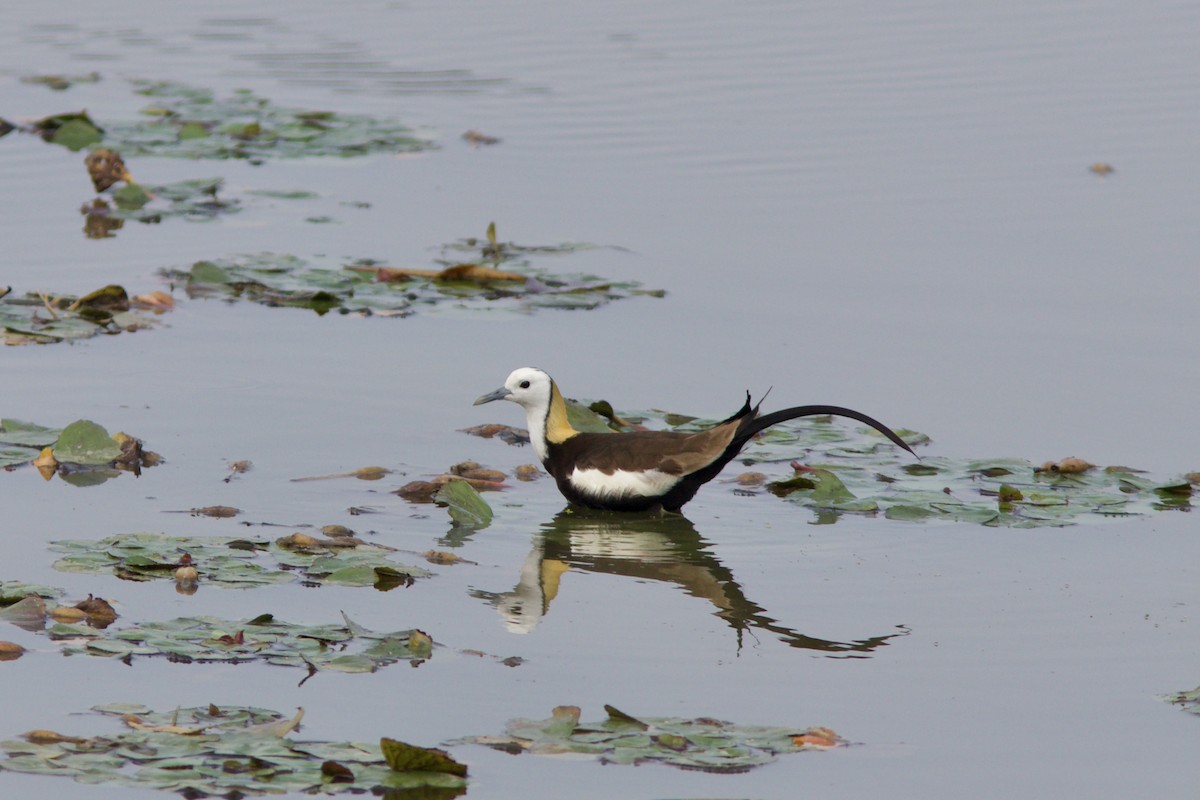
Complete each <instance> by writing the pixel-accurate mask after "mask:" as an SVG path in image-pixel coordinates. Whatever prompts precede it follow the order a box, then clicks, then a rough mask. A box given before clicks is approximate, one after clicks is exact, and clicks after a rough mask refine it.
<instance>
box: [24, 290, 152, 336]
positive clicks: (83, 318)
mask: <svg viewBox="0 0 1200 800" xmlns="http://www.w3.org/2000/svg"><path fill="white" fill-rule="evenodd" d="M78 300H79V298H76V297H72V296H68V295H45V294H37V293H29V294H26V295H24V296H17V295H14V294H11V293H9V294H5V295H3V296H2V297H0V338H2V339H3V342H4V344H7V345H23V344H53V343H57V342H70V341H75V340H78V339H87V338H90V337H92V336H96V335H98V334H101V333H109V334H115V333H120V332H122V331H128V330H137V329H140V328H148V327H152V326H154V325H157V324H158V322H157V320H156V319H154V318H153V317H149V316H145V315H142V314H138V313H136V312H133V311H120V310H113V309H97V308H95V307H91V306H77V305H76V303H77V302H78Z"/></svg>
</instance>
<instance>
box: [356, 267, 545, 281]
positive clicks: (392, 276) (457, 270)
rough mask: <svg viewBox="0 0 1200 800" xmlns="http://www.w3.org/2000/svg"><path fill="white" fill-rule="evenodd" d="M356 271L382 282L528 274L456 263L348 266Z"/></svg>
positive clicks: (509, 278)
mask: <svg viewBox="0 0 1200 800" xmlns="http://www.w3.org/2000/svg"><path fill="white" fill-rule="evenodd" d="M348 269H352V270H354V271H356V272H373V273H375V280H376V281H379V282H380V283H401V282H403V281H410V280H412V279H413V278H428V279H429V280H434V281H475V282H478V283H482V282H485V281H517V282H521V283H524V282H525V281H526V280H528V276H525V275H522V274H520V273H519V272H507V271H505V270H502V269H496V268H494V267H485V266H483V265H482V264H455V265H453V266H450V267H446V268H445V269H417V268H415V267H357V266H356V267H348Z"/></svg>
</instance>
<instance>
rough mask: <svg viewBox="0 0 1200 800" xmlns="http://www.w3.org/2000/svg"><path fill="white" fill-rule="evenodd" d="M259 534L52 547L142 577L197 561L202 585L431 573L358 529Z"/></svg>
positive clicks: (164, 574) (389, 584) (376, 581)
mask: <svg viewBox="0 0 1200 800" xmlns="http://www.w3.org/2000/svg"><path fill="white" fill-rule="evenodd" d="M293 541H294V539H289V538H287V537H285V538H282V539H276V540H270V539H252V538H248V537H234V536H167V535H166V534H162V533H125V534H117V535H114V536H109V537H107V538H105V539H100V540H90V539H64V540H61V541H56V542H51V543H50V549H51V550H54V551H55V552H58V553H64V554H65V555H64V556H63V557H62V558H60V559H59V560H58V561H56V562H55V563H54V568H55V569H57V570H59V571H60V572H76V573H86V574H93V575H107V574H114V575H116V576H117V577H119V578H124V579H126V580H135V581H150V580H156V579H163V580H171V579H174V578H175V577H176V574H175V573H176V570H177V569H179V568H180V567H184V566H191V567H193V568H195V570H196V571H197V573H198V577H197V578H196V579H195V580H196V582H197V583H198V584H199V585H201V586H220V587H222V588H233V589H243V588H253V587H255V586H263V585H267V584H275V583H288V582H290V581H294V580H297V579H300V580H302V581H303V582H304V583H305V584H306V585H310V586H320V585H338V586H373V587H375V588H376V589H379V590H381V591H386V590H388V589H393V588H395V587H397V586H402V585H406V584H407V583H411V581H412V579H413V578H421V577H428V576H429V575H430V573H429V571H428V570H424V569H421V568H420V567H415V566H410V565H408V564H402V563H399V562H397V561H393V560H392V556H393V555H394V553H395V551H394V550H393V549H392V548H388V547H384V546H382V545H377V544H371V543H369V542H364V541H362V540H359V539H355V538H353V537H331V538H328V539H316V538H314V537H307V538H306V539H305V540H304V541H305V542H306V544H303V545H296V544H292V542H293Z"/></svg>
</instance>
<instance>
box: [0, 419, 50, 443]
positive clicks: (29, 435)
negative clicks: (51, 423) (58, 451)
mask: <svg viewBox="0 0 1200 800" xmlns="http://www.w3.org/2000/svg"><path fill="white" fill-rule="evenodd" d="M61 434H62V428H47V427H45V426H44V425H36V424H34V423H32V422H22V421H21V420H18V419H0V444H16V445H23V446H25V447H37V448H42V447H49V446H50V445H52V444H54V443H55V442H56V441H58V437H59V436H60V435H61Z"/></svg>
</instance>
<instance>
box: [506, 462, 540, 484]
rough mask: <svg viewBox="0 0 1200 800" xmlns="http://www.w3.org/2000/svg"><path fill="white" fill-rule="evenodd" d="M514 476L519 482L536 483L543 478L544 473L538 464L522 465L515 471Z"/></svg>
mask: <svg viewBox="0 0 1200 800" xmlns="http://www.w3.org/2000/svg"><path fill="white" fill-rule="evenodd" d="M513 475H515V476H516V478H517V480H519V481H535V480H537V479H538V478H540V477H542V471H541V469H540V468H538V466H537V465H536V464H521V465H519V466H517V467H515V468H514V469H513Z"/></svg>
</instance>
